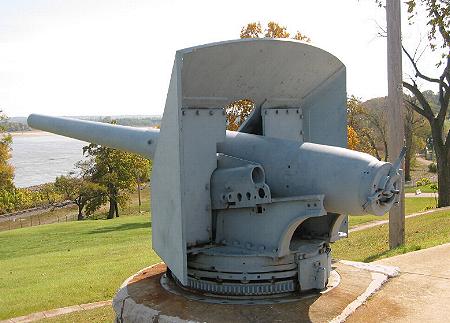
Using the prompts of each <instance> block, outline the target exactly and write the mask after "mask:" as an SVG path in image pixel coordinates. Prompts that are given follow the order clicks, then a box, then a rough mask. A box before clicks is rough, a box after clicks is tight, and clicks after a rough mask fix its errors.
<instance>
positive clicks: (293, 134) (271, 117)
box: [261, 107, 303, 143]
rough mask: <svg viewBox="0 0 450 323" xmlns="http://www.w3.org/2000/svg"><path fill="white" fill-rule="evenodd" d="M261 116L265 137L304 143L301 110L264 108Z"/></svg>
mask: <svg viewBox="0 0 450 323" xmlns="http://www.w3.org/2000/svg"><path fill="white" fill-rule="evenodd" d="M261 115H262V122H263V134H264V136H267V137H274V138H279V139H289V140H295V141H297V142H301V143H302V142H303V111H302V109H301V108H281V107H279V108H277V107H275V108H262V111H261ZM280 125H283V126H282V127H280Z"/></svg>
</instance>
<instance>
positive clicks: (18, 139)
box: [11, 133, 87, 187]
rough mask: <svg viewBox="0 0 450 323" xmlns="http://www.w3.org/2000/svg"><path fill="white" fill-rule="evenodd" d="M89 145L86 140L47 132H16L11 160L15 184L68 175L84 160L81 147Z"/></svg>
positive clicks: (36, 183)
mask: <svg viewBox="0 0 450 323" xmlns="http://www.w3.org/2000/svg"><path fill="white" fill-rule="evenodd" d="M86 145H87V143H86V142H83V141H79V140H75V139H71V138H67V137H62V136H57V135H53V134H48V133H33V134H29V133H25V134H24V135H14V136H13V144H12V148H13V151H12V159H11V163H12V165H13V166H14V168H15V177H14V183H15V185H16V186H17V187H28V186H32V185H38V184H43V183H48V182H53V181H54V180H55V178H56V177H57V176H60V175H67V174H68V173H69V172H70V171H72V170H74V168H75V163H76V162H77V161H79V160H81V159H83V151H82V148H83V146H86Z"/></svg>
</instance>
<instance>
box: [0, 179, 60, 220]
mask: <svg viewBox="0 0 450 323" xmlns="http://www.w3.org/2000/svg"><path fill="white" fill-rule="evenodd" d="M62 200H63V199H62V197H61V195H59V194H57V193H56V192H55V190H54V186H53V184H45V185H43V186H42V187H41V188H40V189H38V190H29V189H27V188H13V189H10V190H6V189H0V214H4V213H10V212H15V211H20V210H25V209H29V208H33V207H37V206H44V205H51V204H53V203H55V202H60V201H62Z"/></svg>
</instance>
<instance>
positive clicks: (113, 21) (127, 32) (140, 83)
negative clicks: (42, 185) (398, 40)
mask: <svg viewBox="0 0 450 323" xmlns="http://www.w3.org/2000/svg"><path fill="white" fill-rule="evenodd" d="M402 14H403V17H402V18H403V19H402V20H403V23H402V25H403V26H402V29H403V42H404V43H405V45H407V46H408V47H409V48H412V49H413V50H414V48H415V47H416V46H417V45H418V44H419V43H421V39H425V37H426V31H425V29H424V28H423V27H422V28H420V26H419V25H418V24H416V25H415V26H408V24H407V21H406V11H405V7H403V11H402ZM270 20H273V21H276V22H278V23H280V24H282V25H285V26H287V27H288V30H289V31H291V33H292V34H294V33H295V32H296V31H297V30H299V31H300V32H302V33H303V34H305V35H307V36H309V37H310V38H311V40H312V44H313V45H314V46H317V47H320V48H323V49H325V50H327V51H328V52H330V53H332V54H333V55H335V56H336V57H338V58H339V59H340V60H341V61H342V62H343V63H344V64H345V65H346V68H347V93H348V95H355V96H357V97H359V98H361V99H362V100H366V99H370V98H373V97H378V96H385V95H387V73H386V39H385V38H382V37H379V36H378V33H379V31H380V26H385V12H384V9H383V8H378V7H377V6H376V5H375V4H374V1H372V0H359V1H358V0H344V1H335V0H317V1H306V0H304V1H302V0H297V1H278V2H274V1H261V0H260V1H242V0H240V1H234V0H227V1H220V2H219V1H211V0H210V1H196V0H191V1H175V0H173V1H170V0H165V1H151V0H147V1H144V0H128V1H125V0H96V1H89V0H64V1H62V0H14V1H10V0H0V110H3V112H5V113H6V114H7V115H8V116H27V115H28V114H30V113H42V114H48V115H65V116H71V115H72V116H80V115H102V116H108V115H161V114H162V112H163V110H164V104H165V99H166V95H167V88H168V84H169V79H170V73H171V70H172V64H173V59H174V54H175V51H176V50H178V49H181V48H186V47H191V46H196V45H200V44H206V43H210V42H216V41H223V40H230V39H236V38H239V32H240V30H241V28H242V27H243V26H245V25H246V24H247V23H249V22H254V21H260V22H261V23H262V24H266V23H267V22H268V21H270ZM424 43H426V42H425V41H422V46H423V44H424ZM424 56H426V55H424ZM434 63H435V62H434V61H433V60H431V59H428V60H425V59H422V60H421V61H420V66H421V68H423V70H424V71H425V72H428V71H430V73H431V72H432V71H434V70H435V67H434ZM403 65H404V77H408V75H410V74H411V69H410V67H409V64H408V62H407V61H406V59H405V58H404V61H403Z"/></svg>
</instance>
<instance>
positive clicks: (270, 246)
mask: <svg viewBox="0 0 450 323" xmlns="http://www.w3.org/2000/svg"><path fill="white" fill-rule="evenodd" d="M345 83H346V82H345V66H344V65H343V64H342V63H341V62H340V61H339V60H338V59H337V58H336V57H334V56H333V55H331V54H329V53H328V52H326V51H324V50H322V49H319V48H317V47H314V46H311V45H309V44H305V43H302V42H296V41H291V40H289V41H286V40H274V39H256V40H255V39H251V40H235V41H227V42H220V43H214V44H208V45H203V46H197V47H192V48H187V49H183V50H179V51H177V52H176V55H175V61H174V64H173V69H172V76H171V80H170V84H169V90H168V94H167V100H166V105H165V110H164V115H163V118H162V124H161V129H160V130H158V129H153V130H143V129H136V128H130V127H124V126H118V125H110V124H102V123H95V122H90V121H82V120H75V119H69V118H57V117H48V116H42V115H37V114H32V115H30V116H29V118H28V124H29V125H30V127H33V128H36V129H41V130H45V131H49V132H53V133H56V134H60V135H64V136H68V137H72V138H76V139H80V140H84V141H88V142H93V143H96V144H100V145H105V146H108V147H112V148H117V149H122V150H125V151H128V152H133V153H137V154H139V155H142V156H144V157H146V158H149V159H153V174H152V227H153V237H152V239H153V248H154V249H155V251H156V252H157V253H158V255H159V256H160V257H161V258H162V259H163V260H164V262H165V263H166V265H167V267H168V276H170V277H171V279H173V280H174V281H175V282H176V284H178V285H179V286H181V287H182V288H183V289H187V290H193V291H196V292H204V293H208V294H209V295H215V296H219V297H232V298H233V297H234V298H252V297H272V296H277V297H278V296H280V295H289V294H290V293H298V292H304V291H308V290H313V289H323V288H325V286H326V284H327V281H328V278H329V276H330V272H331V249H330V244H331V243H332V242H335V241H337V240H338V239H340V238H343V237H346V236H347V233H348V221H347V219H348V218H347V215H348V214H362V213H369V214H374V215H383V214H385V213H386V212H387V211H389V209H390V208H391V207H392V206H393V205H394V204H395V203H396V202H397V196H398V194H399V190H400V188H401V176H400V173H399V167H400V161H401V158H402V157H400V158H399V161H398V162H396V163H394V164H391V163H387V162H382V161H379V160H377V159H376V158H374V157H372V156H370V155H368V154H365V153H361V152H356V151H352V150H349V149H346V146H347V126H346V124H347V123H346V87H345ZM243 98H246V99H251V100H252V101H253V102H254V109H253V111H252V113H251V115H250V116H249V117H248V118H247V120H246V121H245V122H244V123H243V124H242V126H241V127H240V128H239V130H238V131H236V132H233V131H226V122H227V121H226V114H225V108H226V107H227V106H228V105H229V104H231V103H232V102H235V101H236V100H239V99H243Z"/></svg>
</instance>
